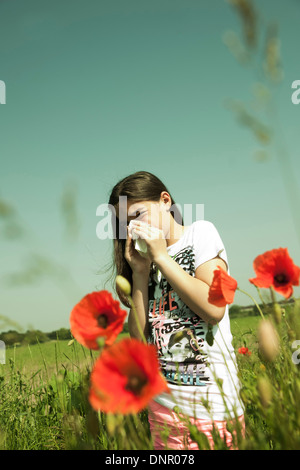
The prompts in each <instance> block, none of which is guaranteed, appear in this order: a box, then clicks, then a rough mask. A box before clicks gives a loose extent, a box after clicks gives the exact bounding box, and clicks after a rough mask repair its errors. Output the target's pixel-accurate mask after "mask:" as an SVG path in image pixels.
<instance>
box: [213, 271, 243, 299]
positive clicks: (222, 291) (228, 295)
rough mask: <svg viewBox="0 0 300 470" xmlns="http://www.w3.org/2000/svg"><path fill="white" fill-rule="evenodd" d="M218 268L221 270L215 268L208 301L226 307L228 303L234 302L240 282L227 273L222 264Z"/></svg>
mask: <svg viewBox="0 0 300 470" xmlns="http://www.w3.org/2000/svg"><path fill="white" fill-rule="evenodd" d="M218 268H219V270H218V269H215V270H214V277H213V280H212V283H211V286H210V288H209V293H208V301H209V302H210V303H211V304H214V305H216V306H217V307H224V306H225V305H226V304H231V303H232V302H233V299H234V294H235V291H236V288H237V285H238V283H237V281H236V280H235V279H234V278H233V277H231V276H229V274H227V272H226V271H225V269H223V268H222V267H221V266H218Z"/></svg>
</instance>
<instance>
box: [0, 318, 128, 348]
mask: <svg viewBox="0 0 300 470" xmlns="http://www.w3.org/2000/svg"><path fill="white" fill-rule="evenodd" d="M123 333H128V324H127V323H125V324H124V328H123ZM72 338H73V336H72V334H71V331H70V330H69V329H68V328H60V329H59V330H55V331H51V332H50V333H44V332H43V331H40V330H28V331H26V332H25V333H19V332H18V331H16V330H9V331H6V332H3V333H0V340H1V341H4V343H5V345H6V346H14V345H17V346H21V345H22V346H23V345H27V344H37V343H45V342H46V341H51V340H57V339H58V340H68V339H69V340H70V339H72Z"/></svg>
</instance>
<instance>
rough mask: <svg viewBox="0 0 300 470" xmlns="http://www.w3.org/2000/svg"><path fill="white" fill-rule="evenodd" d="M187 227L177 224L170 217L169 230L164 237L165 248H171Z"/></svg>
mask: <svg viewBox="0 0 300 470" xmlns="http://www.w3.org/2000/svg"><path fill="white" fill-rule="evenodd" d="M188 227H189V226H184V225H180V224H178V223H177V222H176V221H175V219H174V218H173V217H172V216H170V229H169V232H168V233H167V235H166V242H167V246H171V245H173V244H174V243H176V242H177V241H178V240H179V239H180V238H181V237H182V235H183V233H184V232H185V231H186V229H187V228H188Z"/></svg>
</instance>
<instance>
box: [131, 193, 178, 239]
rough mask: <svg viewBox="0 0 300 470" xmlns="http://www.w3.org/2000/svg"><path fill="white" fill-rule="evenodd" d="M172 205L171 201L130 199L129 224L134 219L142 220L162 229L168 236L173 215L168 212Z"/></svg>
mask: <svg viewBox="0 0 300 470" xmlns="http://www.w3.org/2000/svg"><path fill="white" fill-rule="evenodd" d="M166 194H168V193H166ZM170 206H171V204H170V203H168V202H163V201H159V202H155V201H140V202H131V201H130V200H128V201H127V224H129V222H130V221H131V220H134V219H136V220H140V221H142V222H145V223H147V224H149V225H151V226H152V227H155V228H158V229H160V230H162V231H163V232H164V235H165V236H167V235H168V233H169V224H170V217H171V215H170V212H168V209H169V207H170Z"/></svg>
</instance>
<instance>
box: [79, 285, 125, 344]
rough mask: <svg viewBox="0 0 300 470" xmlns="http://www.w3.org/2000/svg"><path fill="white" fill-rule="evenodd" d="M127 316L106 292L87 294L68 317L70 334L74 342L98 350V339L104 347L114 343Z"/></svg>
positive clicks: (116, 301)
mask: <svg viewBox="0 0 300 470" xmlns="http://www.w3.org/2000/svg"><path fill="white" fill-rule="evenodd" d="M126 316H127V312H126V310H122V309H121V308H120V303H119V301H118V300H114V299H113V297H112V294H111V293H110V292H108V291H106V290H102V291H99V292H92V293H91V294H87V295H86V296H85V297H83V299H81V301H80V302H79V303H78V304H77V305H76V306H75V307H74V308H73V310H72V312H71V315H70V327H71V333H72V335H73V336H74V338H76V340H77V341H78V342H79V343H80V344H82V345H83V346H85V347H86V348H89V349H99V345H98V342H97V339H98V338H103V340H104V342H105V344H106V345H110V344H112V343H113V342H114V340H115V339H116V337H117V336H118V334H119V333H121V331H122V329H123V324H124V321H125V318H126Z"/></svg>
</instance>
